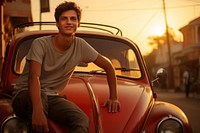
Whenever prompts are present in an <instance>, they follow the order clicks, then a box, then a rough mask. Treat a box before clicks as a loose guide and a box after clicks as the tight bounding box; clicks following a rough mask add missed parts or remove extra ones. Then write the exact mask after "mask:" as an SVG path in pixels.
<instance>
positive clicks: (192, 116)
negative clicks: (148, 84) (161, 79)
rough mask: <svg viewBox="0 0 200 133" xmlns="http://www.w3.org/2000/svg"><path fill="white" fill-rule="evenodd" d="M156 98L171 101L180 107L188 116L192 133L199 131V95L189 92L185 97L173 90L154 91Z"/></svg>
mask: <svg viewBox="0 0 200 133" xmlns="http://www.w3.org/2000/svg"><path fill="white" fill-rule="evenodd" d="M156 92H157V96H158V100H162V101H166V102H169V103H173V104H175V105H177V106H178V107H179V108H181V109H182V110H183V111H184V112H185V114H186V115H187V116H188V119H189V122H190V124H191V126H192V130H193V133H200V124H199V120H200V95H195V94H190V97H189V98H186V97H185V94H184V93H182V92H176V93H175V92H173V91H156Z"/></svg>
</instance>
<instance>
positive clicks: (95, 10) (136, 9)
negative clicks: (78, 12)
mask: <svg viewBox="0 0 200 133" xmlns="http://www.w3.org/2000/svg"><path fill="white" fill-rule="evenodd" d="M195 6H200V4H193V5H183V6H171V7H169V6H168V7H167V9H172V8H186V7H195ZM133 10H135V11H139V10H140V11H141V10H142V11H144V10H162V7H156V8H155V7H152V8H129V9H127V8H126V9H123V8H121V9H120V8H118V9H117V8H116V9H90V10H85V11H92V12H98V11H100V12H108V11H110V12H113V11H133Z"/></svg>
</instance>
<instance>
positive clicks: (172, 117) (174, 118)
mask: <svg viewBox="0 0 200 133" xmlns="http://www.w3.org/2000/svg"><path fill="white" fill-rule="evenodd" d="M166 120H175V121H177V122H178V123H179V124H180V125H181V126H182V129H183V133H185V129H184V126H183V122H182V121H181V120H180V119H178V118H177V117H175V116H172V115H168V116H166V117H164V118H163V119H162V120H161V121H160V122H159V123H158V125H157V129H156V133H158V129H159V127H160V125H161V124H162V123H163V122H164V121H166Z"/></svg>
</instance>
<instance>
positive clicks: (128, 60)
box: [13, 37, 141, 78]
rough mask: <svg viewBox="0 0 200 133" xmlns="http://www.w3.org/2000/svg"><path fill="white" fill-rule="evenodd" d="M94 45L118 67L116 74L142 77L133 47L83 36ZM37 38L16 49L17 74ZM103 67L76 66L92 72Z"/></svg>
mask: <svg viewBox="0 0 200 133" xmlns="http://www.w3.org/2000/svg"><path fill="white" fill-rule="evenodd" d="M83 38H84V39H85V40H86V41H87V42H88V43H89V44H90V45H91V46H92V47H94V48H95V49H96V50H97V51H98V52H99V53H100V54H102V55H104V56H106V57H107V58H108V59H109V60H110V61H111V62H112V64H113V66H114V68H115V69H116V70H115V72H116V75H118V76H123V77H129V78H140V77H141V69H140V67H139V63H138V59H137V56H136V54H135V52H134V51H133V49H132V48H131V47H130V46H129V45H127V44H125V43H124V42H120V41H119V40H118V41H117V40H109V39H105V38H94V37H87V38H86V37H83ZM33 39H35V38H32V39H30V38H29V39H28V40H24V41H22V42H21V43H20V45H18V48H17V51H16V54H15V55H16V58H15V61H14V65H13V66H14V71H15V73H17V74H21V73H22V71H23V68H24V66H25V62H26V60H25V57H26V54H27V53H28V50H29V49H30V46H31V44H32V41H33ZM94 70H98V72H101V73H104V71H99V70H101V68H99V67H98V66H96V65H95V64H94V63H88V64H85V65H83V64H82V65H79V66H77V67H76V69H75V72H91V71H94Z"/></svg>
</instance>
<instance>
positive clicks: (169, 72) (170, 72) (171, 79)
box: [163, 0, 174, 89]
mask: <svg viewBox="0 0 200 133" xmlns="http://www.w3.org/2000/svg"><path fill="white" fill-rule="evenodd" d="M163 11H164V17H165V27H166V43H167V48H168V59H169V60H168V61H169V64H168V88H170V89H171V88H172V87H173V77H174V76H173V68H172V60H171V46H170V40H169V27H168V22H167V14H166V7H165V0H163Z"/></svg>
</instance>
